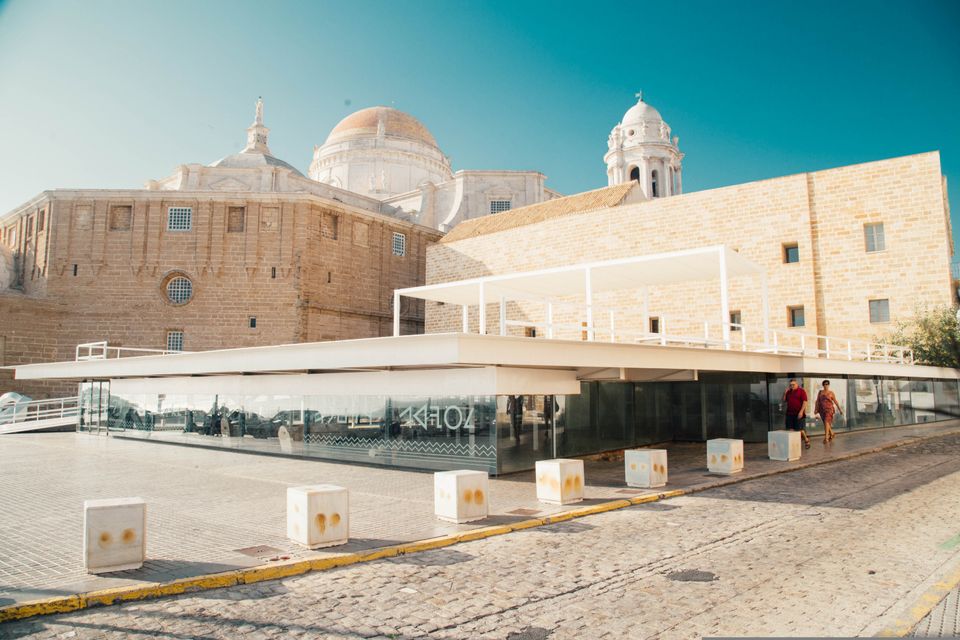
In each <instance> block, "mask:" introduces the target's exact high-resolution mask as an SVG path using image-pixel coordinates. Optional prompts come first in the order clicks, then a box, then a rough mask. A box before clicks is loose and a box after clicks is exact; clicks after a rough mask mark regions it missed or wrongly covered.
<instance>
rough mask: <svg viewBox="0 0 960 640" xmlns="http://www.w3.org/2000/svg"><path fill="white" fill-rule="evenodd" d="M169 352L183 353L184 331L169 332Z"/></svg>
mask: <svg viewBox="0 0 960 640" xmlns="http://www.w3.org/2000/svg"><path fill="white" fill-rule="evenodd" d="M167 351H183V331H167Z"/></svg>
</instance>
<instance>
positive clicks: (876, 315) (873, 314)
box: [870, 299, 890, 322]
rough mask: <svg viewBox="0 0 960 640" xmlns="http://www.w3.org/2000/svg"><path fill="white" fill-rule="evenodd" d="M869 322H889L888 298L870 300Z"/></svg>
mask: <svg viewBox="0 0 960 640" xmlns="http://www.w3.org/2000/svg"><path fill="white" fill-rule="evenodd" d="M870 322H890V300H888V299H883V300H871V301H870Z"/></svg>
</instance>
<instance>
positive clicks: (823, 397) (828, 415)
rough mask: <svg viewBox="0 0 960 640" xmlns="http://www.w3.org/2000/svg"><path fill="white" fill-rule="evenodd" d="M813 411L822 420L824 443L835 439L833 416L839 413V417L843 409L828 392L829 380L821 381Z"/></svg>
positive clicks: (832, 394) (831, 393) (833, 395)
mask: <svg viewBox="0 0 960 640" xmlns="http://www.w3.org/2000/svg"><path fill="white" fill-rule="evenodd" d="M814 411H816V413H817V415H818V416H820V419H821V420H823V441H824V443H827V442H830V441H831V440H833V439H834V438H836V437H837V434H836V433H835V432H834V430H833V414H834V413H835V412H837V411H839V412H840V415H843V409H841V408H840V403H839V402H837V396H836V394H835V393H834V392H833V391H831V390H830V381H829V380H824V381H823V388H822V389H820V391H819V392H818V393H817V402H816V404H815V405H814Z"/></svg>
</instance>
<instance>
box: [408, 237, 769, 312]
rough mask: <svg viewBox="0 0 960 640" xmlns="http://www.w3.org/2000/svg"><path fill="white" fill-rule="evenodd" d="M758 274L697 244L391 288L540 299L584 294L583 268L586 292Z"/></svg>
mask: <svg viewBox="0 0 960 640" xmlns="http://www.w3.org/2000/svg"><path fill="white" fill-rule="evenodd" d="M721 257H722V259H721ZM724 262H725V263H726V264H725V268H726V274H725V275H726V277H728V278H733V277H737V276H746V275H749V276H762V275H763V274H764V271H763V268H762V267H760V265H758V264H756V263H754V262H751V261H750V260H747V259H746V258H744V257H743V256H741V255H740V254H739V253H737V252H736V251H734V250H733V249H730V248H729V247H726V246H713V247H703V248H700V249H690V250H687V251H675V252H670V253H657V254H651V255H646V256H635V257H630V258H620V259H617V260H605V261H602V262H587V263H582V264H576V265H570V266H566V267H554V268H551V269H539V270H536V271H524V272H520V273H510V274H504V275H495V276H483V277H480V278H471V279H469V280H457V281H456V282H444V283H440V284H429V285H425V286H421V287H409V288H407V289H397V290H396V293H397V294H399V295H401V296H407V297H410V298H419V299H421V300H432V301H434V302H444V303H448V304H459V305H475V304H477V300H480V299H481V295H480V292H481V288H482V290H483V299H485V300H490V301H493V300H497V299H499V298H501V297H502V298H505V299H508V300H543V299H545V298H558V297H561V296H570V295H580V296H585V295H587V278H586V277H583V276H582V275H580V274H584V273H586V272H589V274H590V278H589V279H590V290H591V293H593V294H596V293H602V292H604V291H618V290H623V289H639V288H641V287H645V286H658V285H665V284H675V283H678V282H692V281H702V280H717V279H721V278H722V277H723V275H724V274H723V273H722V269H723V268H724V266H723V263H724Z"/></svg>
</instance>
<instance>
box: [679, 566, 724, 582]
mask: <svg viewBox="0 0 960 640" xmlns="http://www.w3.org/2000/svg"><path fill="white" fill-rule="evenodd" d="M667 579H668V580H675V581H677V582H713V581H714V580H718V579H719V578H717V576H716V574H713V573H710V572H709V571H698V570H696V569H684V570H683V571H671V572H670V573H668V574H667Z"/></svg>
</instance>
